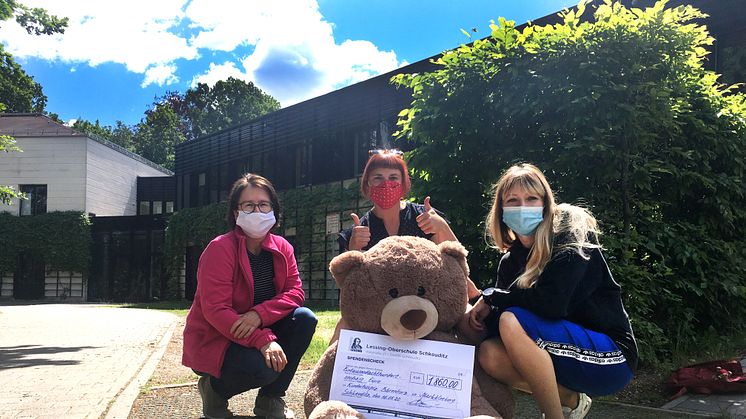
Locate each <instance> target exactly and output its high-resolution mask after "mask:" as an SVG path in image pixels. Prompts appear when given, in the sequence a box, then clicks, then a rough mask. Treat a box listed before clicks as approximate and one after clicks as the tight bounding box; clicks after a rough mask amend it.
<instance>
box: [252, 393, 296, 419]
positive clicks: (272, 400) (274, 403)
mask: <svg viewBox="0 0 746 419" xmlns="http://www.w3.org/2000/svg"><path fill="white" fill-rule="evenodd" d="M254 415H256V416H262V417H265V418H268V419H294V418H295V412H293V411H292V410H291V409H290V408H289V407H288V405H287V403H285V400H283V399H282V397H269V396H263V395H261V394H258V395H257V396H256V401H255V402H254Z"/></svg>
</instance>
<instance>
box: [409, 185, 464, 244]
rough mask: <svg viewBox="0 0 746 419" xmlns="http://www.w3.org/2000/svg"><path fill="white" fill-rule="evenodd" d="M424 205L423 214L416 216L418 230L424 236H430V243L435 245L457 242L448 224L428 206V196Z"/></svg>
mask: <svg viewBox="0 0 746 419" xmlns="http://www.w3.org/2000/svg"><path fill="white" fill-rule="evenodd" d="M424 205H425V212H423V213H422V214H420V215H418V216H417V225H418V226H419V227H420V230H422V232H423V233H425V234H432V235H433V237H432V241H433V243H435V244H440V243H442V242H444V241H448V240H452V241H458V239H457V238H456V235H455V234H453V230H451V226H449V225H448V222H447V221H446V220H445V219H444V218H443V217H441V216H440V215H438V213H437V212H436V211H435V210H434V209H433V207H432V206H430V197H429V196H428V197H425V203H424Z"/></svg>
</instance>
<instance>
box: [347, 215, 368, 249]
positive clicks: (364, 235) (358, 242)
mask: <svg viewBox="0 0 746 419" xmlns="http://www.w3.org/2000/svg"><path fill="white" fill-rule="evenodd" d="M350 217H352V222H353V224H354V226H353V227H352V235H351V236H350V242H349V243H348V245H347V250H363V247H365V246H367V245H368V242H369V241H370V228H369V227H368V226H361V225H360V218H359V217H358V216H357V214H355V213H354V212H353V213H352V214H350Z"/></svg>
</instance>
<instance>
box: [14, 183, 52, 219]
mask: <svg viewBox="0 0 746 419" xmlns="http://www.w3.org/2000/svg"><path fill="white" fill-rule="evenodd" d="M18 189H19V190H20V192H22V193H24V194H25V195H26V199H21V212H20V215H38V214H46V212H47V185H19V188H18Z"/></svg>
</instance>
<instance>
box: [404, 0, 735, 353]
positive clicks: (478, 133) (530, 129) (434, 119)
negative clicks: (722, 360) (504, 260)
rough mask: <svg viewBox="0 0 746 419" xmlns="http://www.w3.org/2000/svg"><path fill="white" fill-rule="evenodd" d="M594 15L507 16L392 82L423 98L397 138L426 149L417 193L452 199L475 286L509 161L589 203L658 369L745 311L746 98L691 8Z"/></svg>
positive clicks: (607, 7) (487, 274)
mask: <svg viewBox="0 0 746 419" xmlns="http://www.w3.org/2000/svg"><path fill="white" fill-rule="evenodd" d="M584 9H585V4H584V3H581V4H580V5H579V7H578V10H577V11H566V12H564V13H563V14H562V17H563V22H562V23H559V24H556V25H547V26H541V27H540V26H532V25H529V26H527V27H526V28H525V29H523V30H522V31H519V30H517V29H516V28H515V24H514V22H512V21H507V20H504V19H502V18H501V19H499V21H498V23H494V22H493V24H492V25H491V29H492V34H491V36H490V37H489V38H486V39H483V40H478V41H475V42H474V43H473V44H471V45H463V46H461V47H459V48H457V49H455V50H453V51H448V52H446V53H444V54H443V55H442V57H440V58H439V59H437V60H436V61H435V63H436V64H437V65H438V66H439V69H437V70H436V71H433V72H431V73H426V74H410V75H399V76H395V77H394V80H393V81H394V82H395V83H396V84H398V85H401V86H406V87H409V88H411V89H412V90H413V99H412V105H411V108H409V109H405V110H403V111H402V112H401V113H400V114H399V125H400V132H399V135H400V136H402V137H406V138H409V139H411V140H414V141H417V143H418V144H419V145H418V147H417V148H416V149H415V150H414V151H412V152H410V154H409V156H408V157H409V159H410V167H412V170H413V173H414V174H415V176H416V177H418V178H419V181H417V182H414V184H415V191H414V192H415V194H417V195H419V196H424V195H425V194H430V195H433V196H437V197H438V198H439V200H441V199H442V198H441V197H449V198H450V202H448V203H447V205H442V206H441V209H443V210H446V211H447V213H448V216H449V218H451V219H452V220H453V221H454V230H455V232H456V234H457V235H458V237H459V238H460V239H461V240H462V241H464V242H465V243H466V244H467V245H468V246H469V247H470V250H471V254H470V265H471V267H472V271H473V272H474V276H473V277H474V278H476V279H477V281H478V282H480V283H481V285H486V284H488V283H491V282H492V281H493V280H494V273H495V271H496V264H497V258H496V255H495V254H494V253H493V251H492V250H490V249H489V248H488V246H487V245H486V244H485V242H484V239H483V234H482V231H483V228H484V223H483V220H484V217H485V215H486V213H487V211H488V205H489V203H490V202H491V185H492V184H494V182H495V181H496V180H497V177H498V176H499V175H500V174H501V172H502V171H503V170H504V169H505V168H507V167H508V166H509V165H511V164H513V163H515V162H518V161H530V162H533V163H536V164H537V165H538V166H539V167H541V168H542V169H543V170H544V172H545V173H546V175H547V177H548V179H549V182H550V184H551V185H552V186H553V187H554V188H555V191H556V192H557V195H558V197H559V198H560V199H559V200H560V201H561V202H575V203H581V204H583V205H584V206H586V207H588V208H589V209H591V211H592V212H593V213H594V214H595V215H596V216H597V218H598V219H599V221H600V223H601V225H602V229H603V230H604V232H605V236H604V238H603V244H604V246H605V248H606V255H607V258H608V260H609V264H610V266H611V268H612V270H613V272H614V275H615V278H616V279H617V280H618V281H619V282H620V283H621V284H622V287H623V290H624V292H625V293H626V305H627V309H628V311H629V312H630V316H631V318H632V321H633V327H634V328H635V332H636V334H637V336H638V339H639V343H640V349H641V353H642V356H643V358H645V359H648V360H654V359H656V358H658V357H662V356H665V355H667V354H669V353H670V352H671V351H672V350H675V349H676V347H675V346H676V344H677V342H686V343H687V344H691V343H696V342H697V338H698V332H699V331H700V330H702V329H703V328H705V327H706V326H708V325H712V324H716V325H719V326H720V327H721V329H722V330H723V331H724V332H725V331H727V330H728V329H733V328H738V327H741V324H740V321H739V320H740V319H741V318H743V317H744V316H745V315H746V285H745V280H744V278H746V246H744V244H745V243H744V238H743V237H744V227H743V226H744V225H746V224H745V223H746V188H745V187H744V170H745V169H746V97H745V96H744V95H742V94H740V93H737V92H736V91H735V90H734V89H733V88H731V87H726V86H723V85H720V84H718V81H717V76H716V75H715V74H713V73H711V72H709V71H706V70H705V69H704V68H703V65H702V64H703V60H704V58H705V54H706V50H705V47H707V46H708V45H711V44H712V42H713V40H712V38H710V37H709V35H708V33H707V31H706V28H704V27H703V26H701V25H698V24H696V23H692V21H693V20H694V19H698V18H701V17H702V14H701V13H700V12H699V11H697V10H696V9H694V8H692V7H690V6H680V7H676V8H669V9H667V8H666V7H665V2H658V3H656V4H655V6H654V7H652V8H648V9H645V10H641V9H636V8H632V9H629V8H626V7H624V6H622V5H621V4H619V3H611V2H610V1H606V2H605V3H604V4H602V5H600V6H598V8H597V9H596V10H595V19H592V21H590V22H580V20H579V16H580V15H581V14H582V13H583V12H584ZM465 168H469V169H468V170H465Z"/></svg>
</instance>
